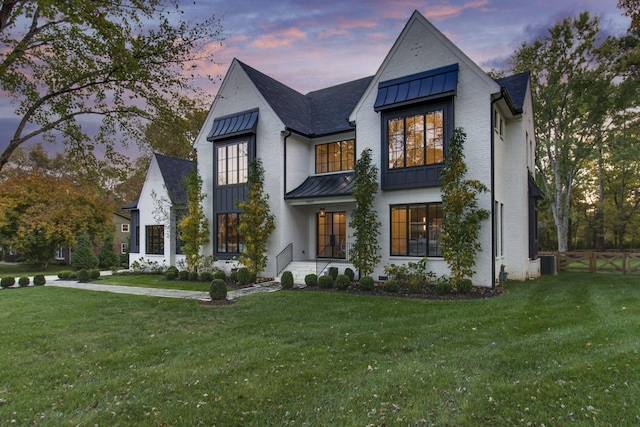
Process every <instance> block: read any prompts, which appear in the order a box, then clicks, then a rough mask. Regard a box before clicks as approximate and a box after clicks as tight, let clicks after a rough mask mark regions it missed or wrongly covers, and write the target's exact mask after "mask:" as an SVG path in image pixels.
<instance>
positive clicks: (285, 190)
mask: <svg viewBox="0 0 640 427" xmlns="http://www.w3.org/2000/svg"><path fill="white" fill-rule="evenodd" d="M284 130H286V131H287V132H289V133H288V134H287V135H285V137H284V141H283V142H284V164H283V165H282V166H283V169H284V171H283V173H282V176H283V178H284V191H283V192H282V197H284V196H285V195H286V194H287V139H288V138H289V137H290V136H291V130H289V128H286V127H285V128H284Z"/></svg>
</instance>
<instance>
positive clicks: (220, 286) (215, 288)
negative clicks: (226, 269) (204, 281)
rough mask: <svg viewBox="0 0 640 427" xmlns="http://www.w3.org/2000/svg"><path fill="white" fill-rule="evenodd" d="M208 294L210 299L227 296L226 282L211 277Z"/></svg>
mask: <svg viewBox="0 0 640 427" xmlns="http://www.w3.org/2000/svg"><path fill="white" fill-rule="evenodd" d="M209 296H210V297H211V299H212V300H223V299H226V298H227V284H226V283H225V281H224V280H221V279H213V281H212V282H211V288H210V289H209Z"/></svg>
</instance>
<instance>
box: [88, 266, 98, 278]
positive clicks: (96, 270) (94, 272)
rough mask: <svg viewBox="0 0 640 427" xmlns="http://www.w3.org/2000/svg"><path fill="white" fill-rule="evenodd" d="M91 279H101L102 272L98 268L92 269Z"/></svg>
mask: <svg viewBox="0 0 640 427" xmlns="http://www.w3.org/2000/svg"><path fill="white" fill-rule="evenodd" d="M89 278H90V279H91V280H97V279H99V278H100V270H98V269H97V268H92V269H91V270H89Z"/></svg>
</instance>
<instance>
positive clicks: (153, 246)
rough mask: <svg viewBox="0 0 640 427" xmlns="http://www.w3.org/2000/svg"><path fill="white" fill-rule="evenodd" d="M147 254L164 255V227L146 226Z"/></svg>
mask: <svg viewBox="0 0 640 427" xmlns="http://www.w3.org/2000/svg"><path fill="white" fill-rule="evenodd" d="M145 238H146V253H147V254H149V255H164V225H147V226H145Z"/></svg>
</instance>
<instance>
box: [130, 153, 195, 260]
mask: <svg viewBox="0 0 640 427" xmlns="http://www.w3.org/2000/svg"><path fill="white" fill-rule="evenodd" d="M192 170H193V163H192V162H191V161H190V160H184V159H178V158H175V157H170V156H165V155H163V154H159V153H155V154H154V155H153V157H152V159H151V164H150V165H149V170H148V171H147V176H146V178H145V182H144V184H143V186H142V190H141V191H140V197H139V198H138V200H136V201H134V202H132V203H130V204H129V205H127V206H125V207H123V209H124V210H127V211H129V212H130V214H131V226H130V227H131V230H130V231H131V232H130V234H131V248H130V251H129V264H131V263H132V262H134V261H137V260H140V259H142V258H144V260H145V261H151V262H157V263H158V264H159V265H160V266H162V265H164V266H167V267H168V266H170V265H176V263H177V262H178V261H179V260H180V259H184V255H182V251H181V246H182V242H181V241H180V235H179V233H178V228H177V226H176V224H178V222H179V221H180V219H181V217H182V216H183V215H184V214H185V212H186V204H187V192H186V187H185V183H184V180H185V177H186V176H187V175H188V174H189V172H191V171H192Z"/></svg>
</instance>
